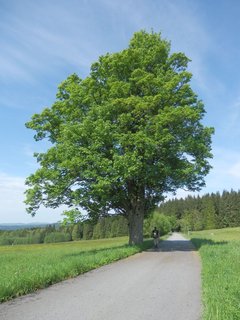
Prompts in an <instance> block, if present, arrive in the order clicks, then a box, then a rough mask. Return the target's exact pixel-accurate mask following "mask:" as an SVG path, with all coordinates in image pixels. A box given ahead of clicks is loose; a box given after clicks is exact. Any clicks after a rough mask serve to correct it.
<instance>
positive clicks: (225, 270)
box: [190, 228, 240, 320]
mask: <svg viewBox="0 0 240 320" xmlns="http://www.w3.org/2000/svg"><path fill="white" fill-rule="evenodd" d="M190 238H191V240H192V242H193V243H194V245H195V246H196V247H197V249H198V250H199V252H200V255H201V258H202V291H203V292H202V295H203V304H204V312H203V319H204V320H239V319H240V228H232V229H230V228H229V229H219V230H208V231H200V232H192V233H191V235H190Z"/></svg>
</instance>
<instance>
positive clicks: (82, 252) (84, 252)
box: [65, 244, 129, 257]
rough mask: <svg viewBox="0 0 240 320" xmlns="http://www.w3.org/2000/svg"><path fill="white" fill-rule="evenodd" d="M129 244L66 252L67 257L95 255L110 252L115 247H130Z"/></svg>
mask: <svg viewBox="0 0 240 320" xmlns="http://www.w3.org/2000/svg"><path fill="white" fill-rule="evenodd" d="M128 247H129V246H128V245H127V244H124V245H121V246H116V247H105V248H99V249H97V248H96V249H91V250H79V251H77V252H74V253H69V254H66V255H65V257H79V256H85V255H94V254H97V253H101V252H106V253H107V252H110V251H112V250H115V249H124V248H128Z"/></svg>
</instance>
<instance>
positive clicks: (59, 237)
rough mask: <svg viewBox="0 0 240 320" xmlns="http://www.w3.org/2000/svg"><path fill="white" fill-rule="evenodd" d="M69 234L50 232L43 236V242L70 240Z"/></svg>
mask: <svg viewBox="0 0 240 320" xmlns="http://www.w3.org/2000/svg"><path fill="white" fill-rule="evenodd" d="M70 240H71V235H70V234H69V233H62V232H52V233H49V234H47V235H46V236H45V238H44V243H55V242H65V241H70Z"/></svg>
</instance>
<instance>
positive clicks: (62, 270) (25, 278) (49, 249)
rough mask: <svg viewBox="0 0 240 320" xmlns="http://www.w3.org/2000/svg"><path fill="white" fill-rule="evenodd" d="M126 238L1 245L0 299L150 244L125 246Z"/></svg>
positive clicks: (107, 261)
mask: <svg viewBox="0 0 240 320" xmlns="http://www.w3.org/2000/svg"><path fill="white" fill-rule="evenodd" d="M127 241H128V239H127V237H124V238H123V237H122V238H114V239H104V240H89V241H76V242H69V243H66V242H64V243H57V244H42V245H26V246H22V245H21V246H7V247H6V246H5V247H0V270H1V272H0V301H1V302H3V301H7V300H10V299H12V298H15V297H18V296H21V295H24V294H27V293H30V292H33V291H36V290H37V289H40V288H45V287H47V286H49V285H51V284H53V283H57V282H59V281H62V280H65V279H68V278H73V277H76V276H77V275H80V274H82V273H85V272H87V271H90V270H92V269H95V268H98V267H100V266H103V265H106V264H108V263H111V262H113V261H117V260H119V259H122V258H126V257H128V256H130V255H133V254H135V253H137V252H141V251H143V250H145V249H147V248H149V247H151V246H152V241H151V240H147V241H145V242H144V244H143V245H142V246H128V245H127Z"/></svg>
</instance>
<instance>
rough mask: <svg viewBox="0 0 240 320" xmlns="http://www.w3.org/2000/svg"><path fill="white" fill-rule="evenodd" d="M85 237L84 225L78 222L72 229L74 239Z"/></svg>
mask: <svg viewBox="0 0 240 320" xmlns="http://www.w3.org/2000/svg"><path fill="white" fill-rule="evenodd" d="M82 237H83V227H82V225H80V224H79V223H76V224H75V225H74V226H73V229H72V240H73V241H75V240H80V239H81V238H82Z"/></svg>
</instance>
